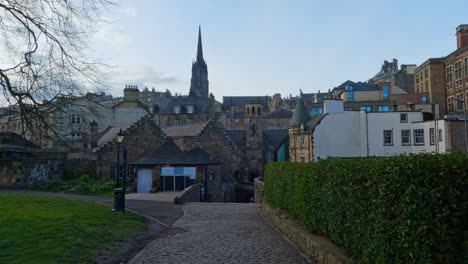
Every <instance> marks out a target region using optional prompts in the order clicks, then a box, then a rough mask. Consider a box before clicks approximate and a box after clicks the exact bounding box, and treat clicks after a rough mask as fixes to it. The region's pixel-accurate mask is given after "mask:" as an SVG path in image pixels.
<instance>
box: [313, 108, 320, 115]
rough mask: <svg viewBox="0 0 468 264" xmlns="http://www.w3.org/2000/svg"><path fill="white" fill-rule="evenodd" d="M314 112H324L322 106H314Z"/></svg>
mask: <svg viewBox="0 0 468 264" xmlns="http://www.w3.org/2000/svg"><path fill="white" fill-rule="evenodd" d="M312 112H316V113H319V114H321V113H322V108H320V107H316V108H312Z"/></svg>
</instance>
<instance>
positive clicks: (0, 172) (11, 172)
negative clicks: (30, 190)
mask: <svg viewBox="0 0 468 264" xmlns="http://www.w3.org/2000/svg"><path fill="white" fill-rule="evenodd" d="M10 154H11V155H9V156H8V157H2V158H1V159H0V185H1V186H27V185H33V184H37V183H40V182H43V181H48V180H52V179H58V178H60V177H61V176H62V173H63V167H64V159H63V154H62V153H43V152H33V153H24V154H21V155H18V153H10Z"/></svg>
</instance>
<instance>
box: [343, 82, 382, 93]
mask: <svg viewBox="0 0 468 264" xmlns="http://www.w3.org/2000/svg"><path fill="white" fill-rule="evenodd" d="M348 85H352V86H353V91H355V92H359V91H377V90H378V89H379V88H378V87H377V86H376V85H372V84H369V83H365V82H357V83H356V82H353V81H350V80H347V81H346V82H344V83H342V84H340V85H339V86H338V87H336V88H335V89H336V90H343V91H344V90H346V86H348Z"/></svg>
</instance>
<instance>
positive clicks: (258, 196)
mask: <svg viewBox="0 0 468 264" xmlns="http://www.w3.org/2000/svg"><path fill="white" fill-rule="evenodd" d="M254 202H255V203H262V202H263V178H261V177H258V178H255V183H254Z"/></svg>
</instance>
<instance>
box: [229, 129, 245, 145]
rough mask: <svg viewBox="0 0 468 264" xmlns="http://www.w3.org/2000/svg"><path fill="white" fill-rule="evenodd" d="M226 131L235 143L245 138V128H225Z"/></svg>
mask: <svg viewBox="0 0 468 264" xmlns="http://www.w3.org/2000/svg"><path fill="white" fill-rule="evenodd" d="M226 133H227V134H228V136H229V138H231V140H232V142H234V143H235V144H236V145H237V144H239V142H241V141H242V139H244V138H245V129H226Z"/></svg>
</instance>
